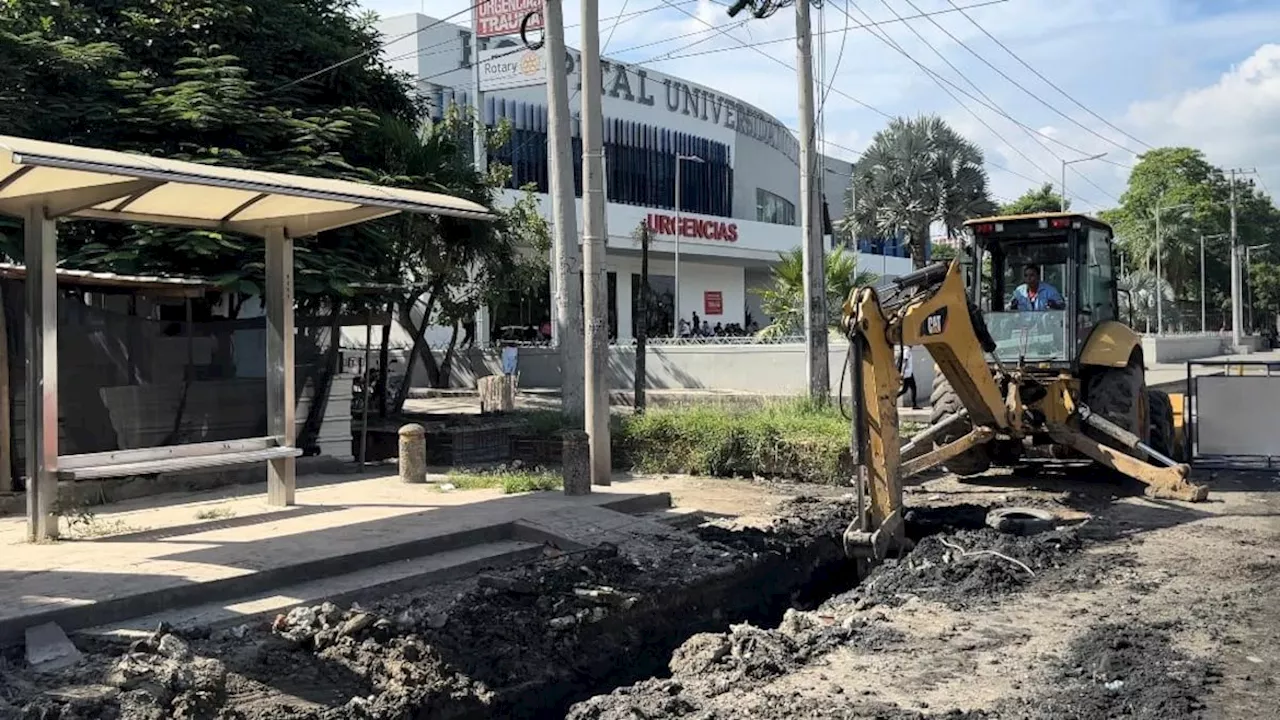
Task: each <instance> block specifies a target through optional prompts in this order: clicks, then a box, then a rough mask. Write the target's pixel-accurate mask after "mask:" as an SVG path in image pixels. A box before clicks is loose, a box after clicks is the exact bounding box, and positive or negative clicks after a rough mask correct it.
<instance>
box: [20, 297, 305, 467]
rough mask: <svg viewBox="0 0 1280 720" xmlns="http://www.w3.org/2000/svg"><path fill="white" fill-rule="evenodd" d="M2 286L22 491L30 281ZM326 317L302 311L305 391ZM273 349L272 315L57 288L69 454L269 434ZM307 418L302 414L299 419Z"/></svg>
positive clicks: (61, 411) (61, 429)
mask: <svg viewBox="0 0 1280 720" xmlns="http://www.w3.org/2000/svg"><path fill="white" fill-rule="evenodd" d="M0 292H2V293H3V303H4V319H5V325H6V327H7V332H6V333H5V335H6V336H7V342H6V343H5V345H4V350H5V352H6V354H7V360H8V362H7V367H8V373H9V376H8V379H9V383H8V385H9V398H10V403H9V413H8V418H7V420H8V426H9V431H10V432H9V433H8V434H9V436H10V447H9V448H7V450H8V452H7V453H6V459H7V461H8V462H9V467H10V469H11V473H12V474H11V477H12V478H13V483H14V486H15V489H20V488H21V485H20V483H19V478H20V477H21V476H22V475H23V474H24V473H25V457H26V442H25V435H26V432H25V430H26V409H25V401H24V398H25V385H26V338H25V337H23V333H22V332H21V328H22V327H23V318H24V316H25V314H26V293H25V284H24V283H23V282H22V281H19V280H4V281H0ZM202 307H204V306H203V305H202ZM325 324H326V323H324V322H323V321H321V322H310V321H308V319H307V318H299V321H298V326H299V331H298V333H297V336H296V341H295V343H296V344H295V357H296V364H297V372H296V378H297V383H298V387H297V388H295V389H296V391H297V392H298V397H302V390H303V387H304V386H305V385H306V384H307V383H309V382H313V381H314V379H315V377H316V375H315V374H316V372H317V371H318V370H319V369H320V367H321V366H322V365H323V364H324V358H325V356H326V350H327V348H328V345H329V339H328V335H329V333H328V328H327V327H324V326H325ZM308 326H310V327H308ZM265 357H266V323H265V321H264V320H263V319H262V318H249V319H240V320H228V319H226V318H219V317H214V316H212V315H210V314H209V312H208V311H207V309H206V310H203V311H202V312H201V313H200V314H199V315H192V311H191V310H190V304H186V303H183V302H182V301H181V300H179V301H177V302H176V303H175V302H172V301H170V302H165V301H160V300H157V299H150V298H146V297H145V296H141V295H139V294H118V295H114V296H110V295H103V294H93V293H84V292H78V291H65V290H64V291H62V292H60V293H59V298H58V405H59V407H58V445H59V455H60V456H65V455H79V454H84V453H96V452H105V451H112V450H132V449H139V448H151V447H161V446H169V445H182V444H187V443H200V442H213V441H225V440H236V439H241V438H252V437H262V436H265V435H266V434H267V405H266V379H265V378H266V361H265ZM321 409H323V408H321ZM305 419H306V415H305V414H300V416H299V422H300V423H301V422H304V420H305ZM302 434H303V433H300V435H302Z"/></svg>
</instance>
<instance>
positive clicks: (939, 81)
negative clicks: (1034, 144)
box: [854, 4, 1118, 202]
mask: <svg viewBox="0 0 1280 720" xmlns="http://www.w3.org/2000/svg"><path fill="white" fill-rule="evenodd" d="M854 8H855V9H858V11H859V12H861V13H862V14H863V15H864V16H866V17H868V19H869V17H870V16H867V14H866V13H865V12H863V11H862V10H861V9H860V8H858V7H857V5H856V4H855V5H854ZM904 20H905V18H904ZM868 32H870V33H871V34H872V35H874V36H875V37H876V38H877V39H879V40H880V41H881V42H883V43H886V44H887V45H889V46H890V47H891V48H893V49H894V50H897V51H898V53H899V54H901V55H902V56H903V57H905V58H907V59H908V60H910V61H911V62H912V63H914V64H915V65H916V66H917V67H919V68H920V69H921V70H922V71H923V72H924V73H925V74H926V75H928V76H929V77H930V78H931V79H933V81H934V82H935V83H937V84H939V87H941V88H942V90H943V91H944V92H946V93H947V94H948V95H950V96H951V98H952V99H953V100H955V101H956V103H957V104H958V105H960V106H961V107H962V108H963V109H965V110H966V111H967V112H969V114H971V115H973V116H974V119H976V120H977V121H978V122H979V123H981V124H982V125H983V126H984V127H986V128H987V129H988V130H989V131H991V133H992V134H993V135H995V136H996V137H997V138H999V139H1000V140H1002V141H1003V142H1004V143H1005V144H1006V145H1009V147H1010V149H1012V150H1013V151H1014V152H1016V153H1017V154H1018V155H1020V156H1021V157H1022V158H1023V159H1024V160H1026V161H1027V162H1029V163H1031V164H1032V165H1034V166H1036V169H1038V170H1040V171H1041V172H1044V173H1045V174H1046V175H1048V177H1049V178H1050V179H1051V180H1052V179H1055V178H1054V176H1053V174H1052V173H1050V172H1048V171H1046V170H1045V169H1044V168H1041V167H1039V166H1038V165H1036V163H1035V161H1033V160H1031V159H1030V158H1029V157H1027V155H1026V154H1025V153H1023V152H1022V151H1021V150H1020V149H1018V148H1017V147H1016V146H1014V145H1013V143H1010V142H1009V141H1008V140H1005V139H1004V138H1003V137H1002V136H1001V135H1000V134H999V133H998V132H997V131H996V130H995V129H994V128H992V127H991V126H990V125H989V124H988V123H987V122H986V121H985V120H983V119H982V118H981V117H979V116H978V115H977V113H976V112H974V111H973V110H972V109H971V108H969V107H968V106H966V105H965V104H964V103H963V102H961V101H960V99H959V98H957V97H956V96H955V95H954V94H953V93H952V92H951V91H950V90H949V89H947V88H946V87H942V83H945V84H946V85H949V86H951V88H953V89H954V90H955V91H957V92H959V93H960V94H962V95H964V96H965V97H967V98H969V99H970V100H972V101H974V102H975V103H977V104H979V105H981V106H983V107H985V108H987V109H988V110H990V111H992V112H994V113H996V114H998V115H1000V116H1002V117H1004V118H1006V119H1008V120H1009V121H1010V122H1012V123H1014V124H1015V125H1018V126H1020V127H1022V128H1024V129H1026V130H1029V131H1031V132H1034V133H1035V134H1036V135H1039V136H1040V137H1043V138H1045V139H1046V140H1049V141H1051V142H1054V143H1056V144H1058V145H1061V146H1063V147H1066V148H1067V149H1068V150H1072V151H1074V152H1076V153H1079V154H1081V155H1085V154H1087V153H1085V152H1084V151H1083V150H1080V149H1078V148H1074V147H1072V146H1070V145H1067V144H1066V143H1064V142H1062V141H1061V140H1058V139H1057V138H1054V137H1052V136H1050V135H1045V134H1044V133H1042V132H1040V131H1038V130H1036V129H1034V128H1032V127H1030V126H1028V125H1027V124H1026V123H1023V122H1022V121H1020V120H1018V119H1017V118H1015V117H1013V116H1012V115H1010V114H1009V113H1008V112H1007V111H1006V110H1004V109H1002V108H1001V107H1000V106H999V105H997V104H995V103H990V102H987V101H986V100H983V99H981V98H978V97H975V96H974V95H973V94H972V93H970V92H969V91H967V90H965V89H964V88H962V87H960V86H959V85H957V84H955V83H954V82H952V81H951V80H950V79H949V78H946V77H944V76H942V75H940V74H938V73H936V72H934V71H933V70H932V69H930V68H929V67H928V66H926V65H925V64H924V63H922V62H920V61H919V60H917V59H915V58H914V57H912V56H911V54H910V53H909V52H907V51H906V50H905V49H904V48H903V47H902V46H901V45H898V44H897V43H896V42H894V41H893V40H892V39H889V38H888V37H887V34H886V36H885V37H882V36H881V35H879V34H877V30H875V29H871V28H868ZM1073 170H1074V168H1073ZM1076 172H1077V174H1080V173H1079V171H1076ZM1081 177H1084V176H1083V175H1081ZM1084 179H1085V181H1086V182H1089V183H1090V184H1091V185H1094V187H1095V188H1097V189H1098V190H1099V191H1100V192H1102V193H1103V194H1104V195H1107V196H1108V197H1113V196H1111V195H1110V194H1109V193H1107V192H1106V191H1105V190H1102V189H1101V188H1100V187H1098V186H1097V185H1096V184H1095V183H1093V182H1092V181H1091V180H1089V179H1088V178H1087V177H1084ZM1033 182H1034V181H1033ZM1117 202H1118V200H1117Z"/></svg>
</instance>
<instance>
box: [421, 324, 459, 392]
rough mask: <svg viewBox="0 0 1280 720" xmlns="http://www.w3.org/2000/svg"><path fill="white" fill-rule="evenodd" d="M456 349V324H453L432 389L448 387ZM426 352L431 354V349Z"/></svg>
mask: <svg viewBox="0 0 1280 720" xmlns="http://www.w3.org/2000/svg"><path fill="white" fill-rule="evenodd" d="M457 347H458V323H454V324H453V334H451V335H450V336H449V347H447V348H445V351H444V359H443V360H441V361H440V366H439V369H438V370H437V371H436V377H435V378H434V381H433V383H432V387H435V388H440V389H444V388H447V387H449V378H450V376H452V374H453V355H454V351H455V350H456V349H457ZM427 352H431V348H427Z"/></svg>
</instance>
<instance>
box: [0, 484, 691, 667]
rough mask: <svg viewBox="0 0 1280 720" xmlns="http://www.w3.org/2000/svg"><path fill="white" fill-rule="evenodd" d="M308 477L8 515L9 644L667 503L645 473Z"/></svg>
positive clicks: (1, 524)
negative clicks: (582, 478)
mask: <svg viewBox="0 0 1280 720" xmlns="http://www.w3.org/2000/svg"><path fill="white" fill-rule="evenodd" d="M436 479H440V478H438V477H437V478H436ZM299 480H300V485H303V486H304V487H300V488H299V490H298V494H297V502H298V504H297V505H295V506H293V507H289V508H273V507H269V506H267V505H266V501H265V498H264V497H263V494H262V489H261V487H257V486H245V487H237V488H226V489H223V490H219V491H214V492H206V493H198V494H186V495H183V496H178V497H175V496H173V495H169V496H164V495H161V496H155V497H151V498H147V499H145V500H140V501H134V502H130V503H121V504H119V505H113V506H107V507H105V508H104V509H102V511H100V512H98V513H96V514H94V515H87V514H81V515H79V516H74V515H73V516H69V517H66V518H65V519H64V522H65V524H66V528H67V533H66V535H67V539H64V540H61V541H59V542H56V543H49V544H40V545H30V544H27V543H26V542H25V533H26V530H25V520H24V519H22V518H3V519H0V543H2V544H3V545H4V546H5V547H4V552H3V553H2V554H0V643H3V642H8V641H12V640H13V639H15V638H16V637H20V636H21V633H22V631H23V630H24V629H25V628H26V627H28V626H31V625H37V624H40V623H42V622H46V621H56V622H58V623H59V624H61V625H62V627H63V628H64V629H66V630H68V631H70V630H73V629H78V628H84V627H90V626H96V625H103V624H107V623H112V622H117V621H119V620H123V619H126V618H129V617H137V616H139V615H145V614H148V613H152V612H156V611H158V610H160V609H164V608H172V607H183V606H188V605H194V604H196V603H197V602H203V601H207V600H210V599H221V598H233V597H242V596H244V595H247V594H251V593H254V592H259V591H262V590H265V589H269V588H271V587H274V586H279V585H287V584H290V583H297V582H301V581H303V580H312V579H316V578H321V577H327V576H335V575H341V574H344V573H350V572H353V571H355V570H359V569H362V568H368V567H372V566H376V565H380V564H385V563H389V562H393V561H397V560H406V559H410V558H420V557H423V556H427V555H430V554H432V553H440V552H449V551H455V550H459V549H462V548H466V547H471V546H476V545H481V544H484V543H502V542H510V541H513V540H514V541H526V542H528V541H531V542H534V543H541V542H542V541H543V539H546V538H543V537H542V536H540V534H539V532H538V530H537V524H536V523H534V524H531V525H530V527H529V528H526V529H525V532H524V533H523V534H521V533H520V532H518V531H517V529H516V524H517V523H519V521H521V520H522V519H526V518H536V517H542V516H546V515H547V514H548V513H554V512H556V511H562V510H565V509H570V508H581V507H607V508H613V509H615V510H620V511H624V512H627V511H647V510H656V509H659V508H665V507H668V506H669V505H670V497H669V496H667V495H665V494H661V493H654V492H650V490H651V489H652V488H646V483H645V481H643V480H635V481H620V482H617V483H615V484H614V485H613V486H612V487H608V488H597V489H596V492H593V493H592V494H591V495H589V496H586V497H566V496H565V495H563V494H562V493H560V492H543V493H531V494H523V495H502V494H501V493H500V491H498V490H468V491H453V492H441V491H440V490H438V489H436V487H435V486H434V485H405V484H402V483H400V482H399V481H398V480H397V479H396V478H394V477H368V476H366V477H364V478H356V479H352V478H351V476H312V477H307V478H300V479H299Z"/></svg>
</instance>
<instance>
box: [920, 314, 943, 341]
mask: <svg viewBox="0 0 1280 720" xmlns="http://www.w3.org/2000/svg"><path fill="white" fill-rule="evenodd" d="M946 329H947V309H946V308H938V309H937V311H935V312H933V313H930V314H929V316H928V317H926V318H925V319H924V322H923V323H920V334H921V335H924V336H931V335H941V334H942V333H943V331H945V330H946Z"/></svg>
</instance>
